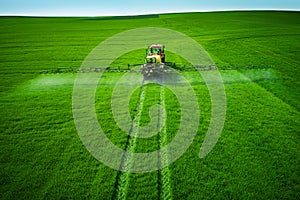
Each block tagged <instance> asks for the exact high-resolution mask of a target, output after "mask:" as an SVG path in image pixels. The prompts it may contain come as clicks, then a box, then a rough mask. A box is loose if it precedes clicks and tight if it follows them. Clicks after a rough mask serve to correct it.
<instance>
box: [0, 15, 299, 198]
mask: <svg viewBox="0 0 300 200" xmlns="http://www.w3.org/2000/svg"><path fill="white" fill-rule="evenodd" d="M0 24H1V27H2V28H1V30H0V36H1V37H0V107H1V108H0V110H1V112H0V116H1V117H0V120H1V121H0V123H1V126H0V127H1V128H0V146H1V150H0V198H1V199H82V198H87V199H125V198H126V199H299V198H300V178H299V177H300V167H299V166H300V145H299V144H300V135H299V134H300V128H299V127H300V99H299V96H300V89H299V88H300V81H299V77H300V74H299V72H300V69H299V67H300V52H299V51H300V13H299V12H271V11H268V12H263V11H260V12H255V11H253V12H250V11H247V12H246V11H245V12H212V13H182V14H162V15H145V16H130V17H95V18H84V17H82V18H32V17H0ZM140 27H161V28H169V29H172V30H176V31H179V32H182V33H184V34H186V35H188V36H189V37H191V38H193V39H194V40H195V41H197V42H198V43H199V44H201V45H202V46H203V48H205V50H206V51H207V52H208V53H209V55H210V56H211V58H212V59H213V60H214V62H215V64H216V66H217V67H218V69H219V72H220V74H221V77H222V79H223V82H224V86H225V90H226V101H227V112H226V121H225V125H224V129H223V132H222V134H221V137H220V138H219V140H218V143H217V144H216V146H215V147H214V149H213V150H212V151H211V152H210V153H209V154H208V155H207V156H206V157H205V158H202V159H200V158H199V150H200V147H201V144H202V143H203V140H204V137H205V134H206V132H207V129H208V127H209V123H210V117H211V102H210V101H211V100H210V95H209V91H208V89H207V87H206V84H205V82H204V80H203V79H202V77H201V76H199V73H196V72H195V71H187V70H185V69H182V70H181V71H180V74H181V75H182V76H184V77H185V78H186V79H187V80H189V82H190V83H191V86H192V88H193V90H194V92H195V94H196V96H197V98H198V99H197V100H198V104H199V110H200V124H199V128H198V132H197V135H196V137H195V139H194V141H193V143H192V145H191V146H190V148H189V149H188V150H187V151H186V152H185V153H184V154H183V155H182V157H180V159H178V160H177V161H175V162H174V163H172V164H171V165H169V166H168V167H166V168H163V169H161V170H158V171H152V172H148V173H125V172H120V171H117V170H114V169H111V168H109V167H107V166H106V165H104V164H102V163H100V162H99V161H98V160H97V159H95V158H94V157H93V156H92V155H91V154H90V153H89V152H88V150H87V149H86V148H85V146H84V145H83V144H82V142H81V140H80V138H79V136H78V134H77V131H76V127H75V124H74V120H73V113H72V94H73V86H74V81H75V78H76V73H75V72H76V70H77V69H79V68H80V66H81V63H82V61H83V60H84V59H85V57H86V56H87V55H88V54H89V53H90V52H91V51H92V50H93V49H94V48H95V47H96V46H97V45H98V44H99V43H100V42H101V41H104V40H105V39H107V38H109V37H111V36H113V35H114V34H117V33H119V32H122V31H125V30H129V29H133V28H140ZM145 48H146V46H145ZM166 51H167V53H166V56H167V61H168V62H174V63H178V64H179V65H178V66H180V64H182V65H183V64H185V63H186V61H185V60H184V59H183V58H181V57H180V55H175V54H173V53H171V52H168V47H166ZM144 54H145V49H139V50H136V51H132V52H129V53H127V54H125V55H123V56H122V57H119V58H118V59H117V60H116V61H115V62H114V63H113V64H112V68H115V69H117V68H119V67H120V68H123V67H124V69H126V68H127V64H128V62H130V63H142V62H143V59H144ZM125 73H126V72H124V71H122V72H118V71H117V70H112V71H107V72H104V74H103V78H102V79H101V81H100V82H99V83H98V84H99V87H98V88H97V92H96V98H95V104H96V106H95V110H96V113H97V118H98V121H99V123H100V124H101V127H102V128H103V130H104V132H105V134H106V136H107V137H108V138H109V139H110V140H111V141H112V142H113V143H114V144H115V145H116V146H118V147H120V148H122V149H127V150H131V151H133V152H150V151H154V150H156V149H159V148H160V147H162V146H165V145H167V144H168V143H169V142H170V141H171V140H172V139H173V138H174V136H175V134H176V131H177V130H178V127H179V124H178V123H179V121H180V113H181V110H180V105H179V102H178V101H177V100H176V97H175V95H174V94H173V93H172V92H171V91H170V90H168V89H167V88H164V87H162V86H159V85H157V84H153V83H149V84H147V85H144V86H143V87H140V88H139V89H137V90H136V91H135V92H134V93H133V95H132V97H131V99H130V105H129V110H130V115H131V117H132V118H136V117H137V116H139V118H138V119H137V120H139V123H140V124H141V125H146V124H148V123H149V121H150V119H149V115H148V113H149V108H150V107H151V106H152V105H154V104H161V105H163V106H164V108H165V110H166V114H167V119H166V126H165V127H164V128H163V129H162V130H161V131H160V132H159V133H158V134H157V135H155V136H153V137H150V138H147V139H142V138H137V139H134V138H133V137H128V135H126V134H125V133H123V132H122V130H120V128H119V127H118V125H117V124H116V122H115V120H114V118H113V114H112V111H111V104H110V103H111V97H112V93H113V90H114V86H115V85H116V83H117V82H118V80H120V78H121V77H122V76H123V75H124V74H125ZM141 164H142V163H141Z"/></svg>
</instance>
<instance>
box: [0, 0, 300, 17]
mask: <svg viewBox="0 0 300 200" xmlns="http://www.w3.org/2000/svg"><path fill="white" fill-rule="evenodd" d="M253 9H255V10H300V1H299V0H205V1H204V0H146V1H144V0H105V1H101V0H51V1H47V0H44V1H43V0H0V15H38V16H105V15H135V14H149V13H167V12H190V11H216V10H253Z"/></svg>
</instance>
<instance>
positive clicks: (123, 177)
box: [112, 81, 173, 199]
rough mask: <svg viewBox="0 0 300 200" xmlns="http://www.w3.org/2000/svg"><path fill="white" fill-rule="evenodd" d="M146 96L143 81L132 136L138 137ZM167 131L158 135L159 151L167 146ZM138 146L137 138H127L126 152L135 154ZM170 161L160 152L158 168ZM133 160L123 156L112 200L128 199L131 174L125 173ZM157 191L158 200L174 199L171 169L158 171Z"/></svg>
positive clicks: (161, 89) (161, 90)
mask: <svg viewBox="0 0 300 200" xmlns="http://www.w3.org/2000/svg"><path fill="white" fill-rule="evenodd" d="M145 95H146V87H145V82H144V81H143V84H142V87H141V91H140V94H139V100H138V102H137V105H136V114H135V116H134V118H133V123H132V124H131V128H130V132H129V133H130V134H132V133H135V135H138V133H136V132H137V130H138V126H139V121H140V118H141V113H142V110H143V102H144V99H145ZM164 103H165V101H164V87H163V86H160V98H159V104H160V105H162V106H163V107H164ZM163 113H164V112H162V111H161V110H160V111H159V112H158V120H159V123H158V127H157V129H158V130H159V127H160V123H161V122H162V121H163V120H161V119H162V118H163V117H166V116H164V114H163ZM167 139H168V138H167V131H166V127H164V128H163V129H162V130H161V132H159V133H158V134H157V141H158V142H157V144H158V146H157V147H158V149H160V148H161V147H163V146H164V145H166V144H167ZM135 146H136V137H130V135H128V136H127V141H126V144H125V148H124V150H125V151H131V152H133V151H134V150H135ZM167 160H168V155H167V153H162V152H160V151H158V163H157V166H158V168H161V167H160V166H161V165H162V161H163V162H167ZM132 164H133V163H132V158H131V157H130V156H129V155H127V154H126V153H124V154H123V157H122V161H121V164H120V168H119V171H118V173H117V176H116V181H115V185H114V192H113V196H112V199H126V198H127V193H128V188H129V185H130V173H128V172H123V171H124V170H126V171H127V170H129V169H130V168H131V167H132ZM157 176H158V180H157V189H158V199H173V197H172V188H171V173H170V170H169V167H165V168H163V169H159V170H157Z"/></svg>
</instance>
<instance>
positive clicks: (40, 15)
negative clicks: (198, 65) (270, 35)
mask: <svg viewBox="0 0 300 200" xmlns="http://www.w3.org/2000/svg"><path fill="white" fill-rule="evenodd" d="M239 11H254V12H255V11H274V12H276V11H287V12H299V11H300V9H272V8H271V9H220V10H190V11H174V12H173V11H169V12H153V13H146V12H145V13H133V14H125V13H124V14H121V13H115V14H104V15H73V14H71V15H59V14H57V15H56V14H44V15H43V14H0V17H123V16H124V17H126V16H143V15H163V14H184V13H212V12H239Z"/></svg>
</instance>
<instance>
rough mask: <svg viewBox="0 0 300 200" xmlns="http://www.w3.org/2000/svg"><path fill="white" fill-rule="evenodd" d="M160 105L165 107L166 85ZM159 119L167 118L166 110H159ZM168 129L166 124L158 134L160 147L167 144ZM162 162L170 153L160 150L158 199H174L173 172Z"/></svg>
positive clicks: (161, 87)
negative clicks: (162, 166)
mask: <svg viewBox="0 0 300 200" xmlns="http://www.w3.org/2000/svg"><path fill="white" fill-rule="evenodd" d="M159 103H160V105H162V106H163V107H165V101H164V87H163V86H160V99H159ZM158 115H159V116H158V120H159V123H158V124H160V123H161V121H162V120H161V119H162V118H165V117H166V116H164V112H158ZM167 139H168V138H167V129H166V126H165V127H163V129H162V131H161V132H159V133H158V134H157V140H158V149H161V148H162V147H163V146H164V145H166V144H167ZM162 162H168V153H167V152H165V153H163V152H161V151H159V152H158V163H157V165H158V168H159V170H157V175H158V183H157V185H158V199H173V197H172V188H171V173H170V170H169V167H168V166H167V167H165V168H162V169H160V168H161V165H162Z"/></svg>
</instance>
